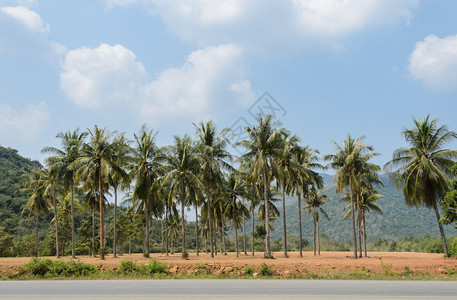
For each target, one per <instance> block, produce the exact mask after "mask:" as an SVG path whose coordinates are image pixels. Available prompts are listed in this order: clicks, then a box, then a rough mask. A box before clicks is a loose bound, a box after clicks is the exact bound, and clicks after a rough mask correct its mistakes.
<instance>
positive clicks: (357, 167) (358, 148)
mask: <svg viewBox="0 0 457 300" xmlns="http://www.w3.org/2000/svg"><path fill="white" fill-rule="evenodd" d="M363 139H364V137H363V136H362V137H359V138H358V139H357V140H354V139H353V138H352V137H351V135H350V134H348V137H347V139H346V140H344V141H343V142H342V143H341V146H340V145H338V144H337V143H336V142H335V141H332V142H333V144H334V145H335V149H336V150H337V152H336V153H335V154H326V155H324V157H323V159H324V161H328V162H329V163H328V164H327V165H326V166H325V168H332V169H334V170H336V173H335V179H336V182H337V187H336V191H337V192H338V193H341V192H343V190H344V189H345V188H346V189H347V192H348V193H349V196H350V199H351V210H352V232H353V243H354V258H355V259H356V258H357V237H356V234H357V233H356V227H355V218H354V211H355V207H356V203H355V202H354V197H353V196H354V195H356V194H357V191H358V187H359V183H360V180H359V179H360V176H361V174H362V173H367V172H368V171H366V170H370V172H375V171H378V170H379V166H377V165H375V164H371V163H369V160H370V159H371V158H372V157H374V156H377V155H380V154H379V153H376V152H371V151H373V147H372V146H367V145H365V144H363V143H362V140H363ZM357 205H358V203H357Z"/></svg>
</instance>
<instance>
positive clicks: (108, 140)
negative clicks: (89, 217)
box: [71, 125, 125, 260]
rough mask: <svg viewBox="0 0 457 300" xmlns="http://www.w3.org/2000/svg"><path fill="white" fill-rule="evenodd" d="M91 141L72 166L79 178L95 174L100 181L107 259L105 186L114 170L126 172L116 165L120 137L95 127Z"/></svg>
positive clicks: (102, 247) (91, 131) (101, 224)
mask: <svg viewBox="0 0 457 300" xmlns="http://www.w3.org/2000/svg"><path fill="white" fill-rule="evenodd" d="M88 132H89V137H90V140H89V142H88V143H84V145H83V147H82V149H81V156H80V157H78V158H77V159H76V160H75V161H74V162H73V163H72V164H71V166H72V169H73V170H76V176H77V177H78V178H85V177H89V176H90V174H94V175H93V176H95V178H96V179H97V181H98V196H99V208H100V259H102V260H104V259H105V245H104V240H105V233H104V223H103V222H104V221H103V199H104V195H105V192H106V191H107V189H106V188H105V184H106V183H107V182H108V178H109V175H110V173H111V172H112V170H115V171H116V172H119V173H125V171H124V170H123V169H122V168H121V167H119V166H118V165H117V164H116V159H117V157H116V154H117V153H116V151H115V145H116V143H118V141H117V138H118V135H117V133H116V132H111V131H109V130H108V129H106V128H99V127H98V126H97V125H95V126H94V129H93V130H90V129H88Z"/></svg>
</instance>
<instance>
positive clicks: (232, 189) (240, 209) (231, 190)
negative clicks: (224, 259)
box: [222, 172, 249, 257]
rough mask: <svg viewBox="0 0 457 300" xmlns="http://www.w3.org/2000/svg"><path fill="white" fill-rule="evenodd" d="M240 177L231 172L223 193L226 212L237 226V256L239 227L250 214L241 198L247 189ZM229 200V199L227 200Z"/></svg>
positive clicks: (235, 226)
mask: <svg viewBox="0 0 457 300" xmlns="http://www.w3.org/2000/svg"><path fill="white" fill-rule="evenodd" d="M240 179H241V178H240V177H239V176H237V175H236V174H235V172H231V173H230V174H229V175H228V177H227V179H226V181H225V191H224V194H223V195H222V196H223V198H224V199H225V200H226V207H225V211H224V214H225V215H226V216H227V217H228V218H229V219H230V220H231V221H232V225H233V227H234V228H235V244H236V256H237V257H238V256H239V247H238V228H239V226H240V225H241V224H242V222H243V219H244V217H246V216H249V210H248V209H247V208H246V206H244V204H243V203H242V202H241V200H240V198H241V197H244V196H245V193H246V189H245V187H244V186H243V184H242V183H241V181H240ZM227 200H228V201H227Z"/></svg>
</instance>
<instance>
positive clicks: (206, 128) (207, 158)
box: [194, 121, 232, 257]
mask: <svg viewBox="0 0 457 300" xmlns="http://www.w3.org/2000/svg"><path fill="white" fill-rule="evenodd" d="M194 127H195V129H196V135H197V145H196V150H197V152H198V155H199V156H200V159H201V161H202V165H201V172H200V176H201V181H202V182H203V185H204V187H203V188H204V190H205V194H206V200H207V203H206V204H207V211H208V212H209V213H208V224H209V229H208V230H209V236H210V248H211V257H214V244H213V228H212V224H213V222H212V220H211V217H212V214H211V206H212V204H211V193H212V192H213V191H214V190H215V189H216V186H217V185H221V184H222V171H221V169H222V168H226V169H230V168H231V167H230V165H229V164H228V162H227V160H231V158H232V157H231V155H230V153H229V152H228V151H226V147H227V138H226V134H227V131H228V129H223V130H222V131H221V132H220V133H219V134H218V133H217V130H216V126H215V125H214V123H213V121H209V122H206V123H204V122H200V124H199V125H198V126H197V125H196V124H194Z"/></svg>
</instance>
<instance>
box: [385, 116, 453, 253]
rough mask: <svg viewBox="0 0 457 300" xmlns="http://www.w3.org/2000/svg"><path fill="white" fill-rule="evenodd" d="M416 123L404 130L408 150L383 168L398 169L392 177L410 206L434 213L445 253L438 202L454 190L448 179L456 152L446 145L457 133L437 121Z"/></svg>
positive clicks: (396, 152) (425, 120) (395, 154)
mask: <svg viewBox="0 0 457 300" xmlns="http://www.w3.org/2000/svg"><path fill="white" fill-rule="evenodd" d="M429 118H430V115H428V116H427V117H426V118H425V119H424V120H416V119H414V120H413V123H414V124H413V126H412V127H411V128H409V129H405V130H403V131H402V134H403V136H404V138H405V140H406V142H407V143H408V144H409V147H402V148H398V149H397V150H395V151H394V153H393V155H392V160H391V161H389V162H388V163H387V164H386V165H385V166H384V168H387V169H394V168H397V167H398V169H397V170H396V171H395V172H394V173H393V174H392V178H393V180H395V182H396V184H397V187H398V188H399V189H402V191H403V196H404V197H405V201H406V204H408V205H410V206H416V207H417V206H421V205H424V206H425V207H427V208H429V209H432V208H433V209H434V210H435V215H436V219H437V221H438V226H439V229H440V233H441V239H442V242H443V247H444V252H445V254H446V257H449V252H448V249H447V244H446V237H445V235H444V230H443V225H442V224H441V223H440V221H439V220H440V213H439V211H438V205H437V202H440V201H441V200H442V199H444V196H445V195H446V193H447V192H448V191H449V190H450V189H451V185H450V182H449V177H451V176H452V166H453V165H454V164H455V161H456V159H457V151H456V150H450V149H443V148H444V147H445V145H446V144H448V143H450V142H451V141H453V140H454V139H455V138H457V133H456V132H454V131H449V130H448V129H447V127H446V126H444V125H443V126H439V125H438V120H437V119H434V120H430V119H429Z"/></svg>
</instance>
